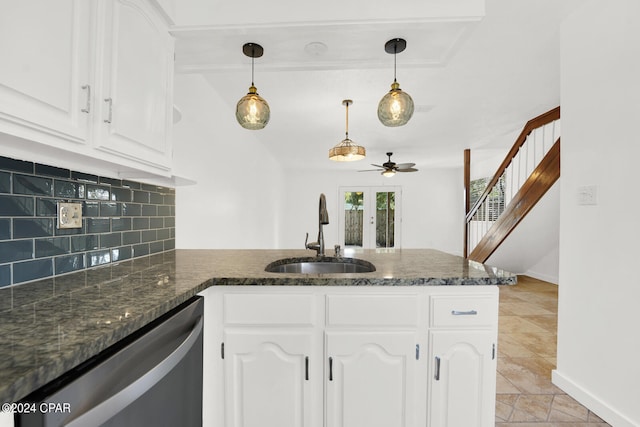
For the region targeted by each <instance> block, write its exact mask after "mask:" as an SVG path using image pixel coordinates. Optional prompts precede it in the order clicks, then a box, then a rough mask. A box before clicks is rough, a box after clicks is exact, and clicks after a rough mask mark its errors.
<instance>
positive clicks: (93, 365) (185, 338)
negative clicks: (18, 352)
mask: <svg viewBox="0 0 640 427" xmlns="http://www.w3.org/2000/svg"><path fill="white" fill-rule="evenodd" d="M203 306H204V304H203V298H202V297H194V298H193V299H191V300H189V301H187V302H185V303H184V304H182V305H181V306H179V307H176V308H175V309H174V310H172V311H170V312H169V313H167V314H165V315H164V316H162V317H161V318H159V319H157V320H156V321H154V322H153V323H151V324H149V325H147V326H146V327H144V328H143V329H141V330H140V331H138V332H136V333H135V334H133V335H132V336H130V337H127V338H125V339H124V340H122V341H120V342H119V343H117V344H115V345H114V346H112V347H110V348H109V349H107V350H105V351H104V352H102V353H100V354H99V355H98V356H96V357H94V358H92V359H90V360H89V361H87V362H85V363H84V364H82V365H81V366H79V367H77V368H76V369H73V370H72V371H70V372H68V373H67V374H65V375H63V376H62V377H61V378H59V379H58V380H56V381H53V382H52V383H50V384H48V385H46V386H44V387H42V388H41V389H39V390H37V391H36V392H34V393H32V394H31V395H30V396H28V397H27V398H25V399H23V401H24V402H39V403H37V404H42V403H47V404H51V403H53V404H56V403H59V404H61V405H63V404H68V407H69V408H70V412H66V411H63V412H62V413H60V412H57V413H56V412H55V411H52V412H49V413H42V411H37V412H36V413H35V414H25V415H21V416H19V417H17V418H16V426H24V427H32V426H34V427H35V426H69V427H75V426H82V427H84V426H114V427H115V426H117V427H128V426H136V427H138V426H143V425H149V426H202V345H203V324H204V322H203V320H204V309H203Z"/></svg>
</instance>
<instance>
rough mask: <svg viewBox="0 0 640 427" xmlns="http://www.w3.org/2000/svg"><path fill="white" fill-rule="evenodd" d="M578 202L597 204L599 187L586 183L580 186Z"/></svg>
mask: <svg viewBox="0 0 640 427" xmlns="http://www.w3.org/2000/svg"><path fill="white" fill-rule="evenodd" d="M578 204H579V205H597V204H598V188H597V187H596V186H595V185H585V186H583V187H578Z"/></svg>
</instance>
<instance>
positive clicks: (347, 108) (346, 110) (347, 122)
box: [344, 102, 349, 139]
mask: <svg viewBox="0 0 640 427" xmlns="http://www.w3.org/2000/svg"><path fill="white" fill-rule="evenodd" d="M344 106H345V115H346V118H345V123H346V128H345V136H346V137H347V138H346V139H349V103H348V102H347V103H346V104H345V105H344Z"/></svg>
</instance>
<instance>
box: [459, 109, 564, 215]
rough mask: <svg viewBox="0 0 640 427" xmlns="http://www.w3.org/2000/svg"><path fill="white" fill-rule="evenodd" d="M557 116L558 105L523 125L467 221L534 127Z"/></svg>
mask: <svg viewBox="0 0 640 427" xmlns="http://www.w3.org/2000/svg"><path fill="white" fill-rule="evenodd" d="M559 118H560V107H556V108H554V109H553V110H549V111H547V112H546V113H544V114H540V115H539V116H538V117H534V118H533V119H531V120H529V121H528V122H527V124H525V125H524V128H522V132H520V136H518V139H516V142H515V143H514V144H513V147H511V150H510V151H509V153H507V156H506V157H505V158H504V160H503V161H502V163H501V164H500V167H498V170H497V171H496V173H495V174H494V175H493V178H491V181H489V183H488V184H487V188H485V190H484V193H482V195H481V196H480V198H479V199H478V200H477V201H476V203H475V204H474V205H473V207H472V208H471V209H470V210H469V211H468V212H467V218H466V222H467V223H468V222H469V221H471V219H472V218H473V215H475V213H476V211H477V210H478V209H479V208H480V205H482V203H483V202H484V200H485V199H486V198H487V197H488V196H489V193H491V191H492V190H493V187H494V186H495V185H496V183H497V182H498V180H499V179H500V177H501V176H502V174H503V173H504V171H505V169H507V167H508V166H509V164H510V163H511V161H512V160H513V158H514V157H515V156H516V154H518V150H520V147H522V146H523V145H524V143H525V141H526V140H527V136H529V134H530V133H531V132H532V131H534V130H535V129H537V128H539V127H542V126H544V125H546V124H549V123H551V122H553V121H554V120H558V119H559Z"/></svg>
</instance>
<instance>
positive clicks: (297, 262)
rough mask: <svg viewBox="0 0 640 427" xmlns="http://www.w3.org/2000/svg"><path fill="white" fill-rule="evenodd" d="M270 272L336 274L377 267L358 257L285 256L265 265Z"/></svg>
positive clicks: (367, 271)
mask: <svg viewBox="0 0 640 427" xmlns="http://www.w3.org/2000/svg"><path fill="white" fill-rule="evenodd" d="M265 271H267V272H270V273H300V274H336V273H370V272H372V271H376V267H375V266H374V265H373V264H371V263H370V262H369V261H365V260H362V259H357V258H335V257H306V258H284V259H279V260H277V261H274V262H272V263H270V264H269V265H267V266H266V267H265Z"/></svg>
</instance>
